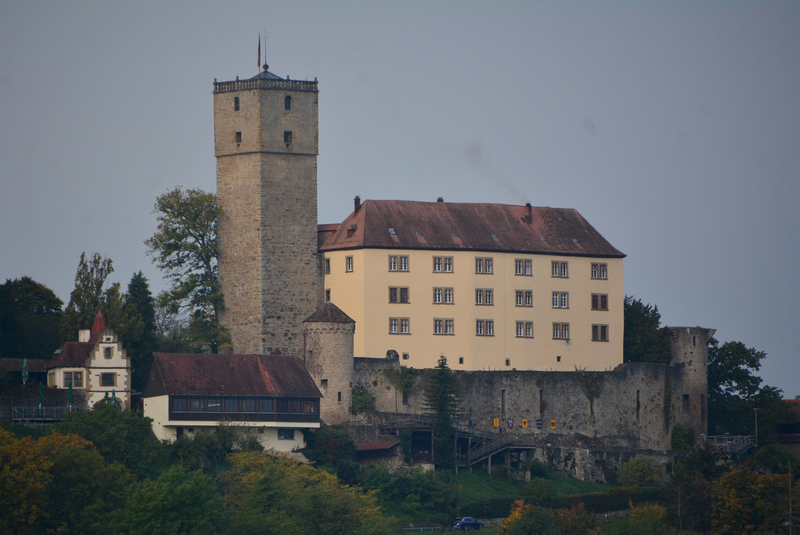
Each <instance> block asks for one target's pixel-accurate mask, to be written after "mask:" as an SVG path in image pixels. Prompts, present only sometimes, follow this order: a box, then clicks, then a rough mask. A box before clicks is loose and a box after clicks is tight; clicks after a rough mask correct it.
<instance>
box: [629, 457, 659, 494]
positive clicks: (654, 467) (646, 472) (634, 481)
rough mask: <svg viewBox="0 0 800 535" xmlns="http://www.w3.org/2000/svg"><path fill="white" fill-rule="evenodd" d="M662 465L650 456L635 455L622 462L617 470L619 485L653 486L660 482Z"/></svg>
mask: <svg viewBox="0 0 800 535" xmlns="http://www.w3.org/2000/svg"><path fill="white" fill-rule="evenodd" d="M663 478H664V465H663V464H661V463H660V462H658V461H657V460H656V459H654V458H652V457H646V456H642V457H636V458H635V459H631V460H630V461H627V462H625V463H623V464H622V466H620V467H619V469H618V470H617V482H618V483H619V484H620V485H626V486H636V487H653V486H658V485H660V484H661V482H662V480H663Z"/></svg>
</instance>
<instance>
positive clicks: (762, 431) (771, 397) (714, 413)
mask: <svg viewBox="0 0 800 535" xmlns="http://www.w3.org/2000/svg"><path fill="white" fill-rule="evenodd" d="M766 356H767V354H766V353H764V352H763V351H758V350H756V349H755V348H748V347H747V346H745V345H744V344H743V343H742V342H725V343H724V344H722V345H720V344H719V342H718V341H717V340H716V339H714V338H711V340H709V343H708V428H709V432H710V433H712V434H723V433H730V434H732V435H754V434H755V428H754V420H755V419H754V414H753V409H755V408H757V409H759V413H758V420H759V421H758V423H759V435H761V436H766V435H768V434H770V433H774V432H775V428H776V423H777V421H778V420H782V419H785V418H789V417H790V414H789V413H788V409H787V407H786V406H785V404H784V403H783V402H782V401H781V398H782V392H781V391H780V390H779V389H777V388H774V387H771V386H767V385H763V386H762V381H761V378H760V377H758V376H756V375H754V372H756V371H758V370H759V369H760V368H761V361H762V360H764V359H765V358H766Z"/></svg>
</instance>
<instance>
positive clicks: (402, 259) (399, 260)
mask: <svg viewBox="0 0 800 535" xmlns="http://www.w3.org/2000/svg"><path fill="white" fill-rule="evenodd" d="M389 271H408V257H407V256H394V255H390V256H389Z"/></svg>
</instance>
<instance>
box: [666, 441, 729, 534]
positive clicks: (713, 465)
mask: <svg viewBox="0 0 800 535" xmlns="http://www.w3.org/2000/svg"><path fill="white" fill-rule="evenodd" d="M723 459H724V456H723V455H722V453H721V452H720V451H719V450H718V449H717V448H715V447H714V446H711V445H709V444H706V443H704V442H701V443H699V444H697V445H696V446H695V447H694V448H692V450H691V451H690V452H689V453H688V454H687V455H686V457H684V458H682V459H678V460H677V461H676V463H675V469H674V470H673V472H672V478H671V479H670V490H671V494H672V496H673V498H674V507H671V510H670V513H671V515H672V517H673V518H674V519H675V520H674V521H673V522H672V523H673V524H674V525H677V526H679V527H681V528H682V529H692V530H696V531H700V532H706V531H708V530H709V529H710V526H711V524H710V520H711V519H710V516H709V515H710V512H711V487H712V485H713V482H714V481H716V480H717V479H719V477H720V476H721V475H722V474H723V473H724V472H725V467H724V465H722V464H721V461H722V460H723Z"/></svg>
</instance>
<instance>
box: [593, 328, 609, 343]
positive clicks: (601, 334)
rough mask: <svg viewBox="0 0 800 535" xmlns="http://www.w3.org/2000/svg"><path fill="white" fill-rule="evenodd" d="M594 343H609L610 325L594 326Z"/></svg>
mask: <svg viewBox="0 0 800 535" xmlns="http://www.w3.org/2000/svg"><path fill="white" fill-rule="evenodd" d="M592 341H593V342H608V325H592Z"/></svg>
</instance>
